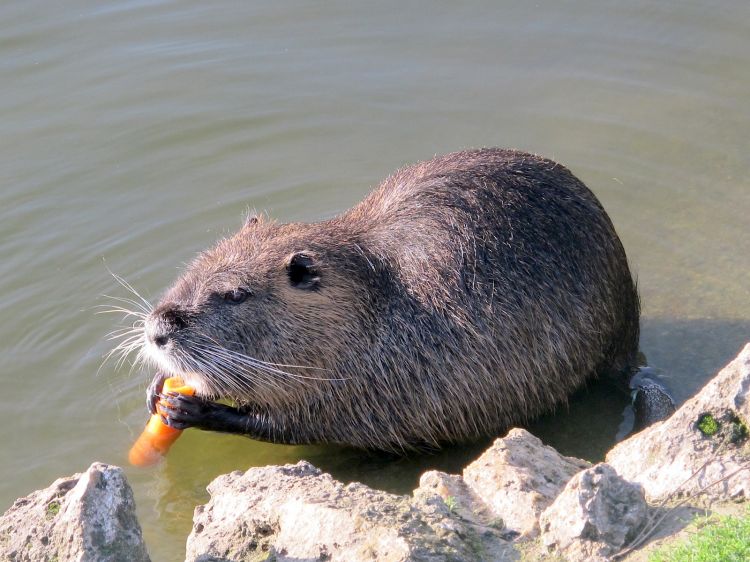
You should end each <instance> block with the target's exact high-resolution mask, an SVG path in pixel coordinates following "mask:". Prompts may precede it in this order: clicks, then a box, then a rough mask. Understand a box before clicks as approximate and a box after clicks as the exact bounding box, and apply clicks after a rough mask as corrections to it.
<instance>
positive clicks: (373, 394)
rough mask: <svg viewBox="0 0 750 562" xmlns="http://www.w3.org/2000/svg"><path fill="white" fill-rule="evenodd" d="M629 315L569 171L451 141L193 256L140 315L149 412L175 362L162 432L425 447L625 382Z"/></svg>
mask: <svg viewBox="0 0 750 562" xmlns="http://www.w3.org/2000/svg"><path fill="white" fill-rule="evenodd" d="M638 317H639V301H638V295H637V291H636V287H635V284H634V282H633V279H632V277H631V273H630V270H629V268H628V263H627V259H626V257H625V251H624V249H623V246H622V244H621V243H620V240H619V238H618V237H617V234H616V233H615V230H614V227H613V226H612V222H611V221H610V219H609V217H608V216H607V214H606V213H605V211H604V209H603V208H602V206H601V204H600V203H599V201H598V200H597V199H596V197H595V196H594V195H593V193H591V191H589V189H588V188H587V187H586V186H585V185H584V184H583V183H582V182H581V181H579V180H578V179H577V178H576V177H575V176H573V174H572V173H571V172H570V171H569V170H568V169H566V168H565V167H563V166H561V165H560V164H557V163H555V162H553V161H551V160H547V159H545V158H542V157H539V156H535V155H532V154H526V153H523V152H518V151H514V150H502V149H482V150H469V151H464V152H456V153H452V154H447V155H444V156H439V157H436V158H434V159H432V160H429V161H426V162H421V163H418V164H414V165H411V166H407V167H405V168H403V169H401V170H399V171H397V172H396V173H394V174H393V175H392V176H390V177H389V178H387V179H386V180H385V181H384V182H383V183H382V184H381V185H380V186H379V187H378V188H377V189H375V190H374V191H373V192H371V193H370V194H369V195H368V196H367V197H366V198H365V199H364V200H363V201H362V202H361V203H359V204H358V205H356V206H355V207H353V208H352V209H350V210H348V211H346V212H344V213H342V214H340V215H338V216H336V217H334V218H332V219H330V220H325V221H321V222H316V223H311V224H302V223H291V224H279V223H276V222H273V221H271V220H268V219H264V218H257V217H253V218H250V219H249V220H248V221H247V222H246V224H245V225H244V226H243V228H242V229H241V230H240V231H239V232H237V233H236V234H235V235H233V236H232V237H230V238H227V239H225V240H222V241H220V242H219V243H218V244H217V245H216V246H215V247H214V248H213V249H210V250H208V251H205V252H203V253H202V254H200V255H199V256H198V257H197V258H196V259H195V261H193V262H192V264H190V265H189V266H188V268H187V270H186V271H185V273H184V274H183V275H182V276H181V277H180V278H179V279H178V281H177V282H176V284H175V285H174V286H173V287H172V288H171V289H169V290H168V291H167V292H166V294H165V295H164V297H163V298H162V299H161V301H160V303H159V304H158V306H156V307H155V308H154V309H153V310H152V311H151V312H150V314H148V315H147V317H145V318H144V320H145V329H144V332H145V337H144V338H143V342H142V344H143V346H144V349H143V350H142V351H144V352H145V355H146V356H147V357H148V358H149V359H150V360H151V361H152V362H153V363H154V364H155V365H156V366H157V367H158V368H159V369H160V370H161V371H162V372H163V373H164V374H159V375H157V377H156V378H155V379H154V382H153V383H152V384H151V386H150V387H149V391H148V403H149V409H151V411H152V412H153V411H154V406H155V403H156V400H157V398H158V396H159V392H160V388H161V382H162V380H163V378H164V376H165V375H169V374H179V375H182V376H183V377H184V378H185V379H186V381H187V382H188V383H189V384H191V385H193V386H195V387H196V388H197V396H196V397H183V396H174V395H173V396H168V397H166V399H167V400H168V401H169V402H170V404H171V406H172V407H173V408H172V409H170V410H168V411H166V410H162V412H163V413H164V412H165V411H166V412H167V417H166V418H165V419H166V421H167V422H168V423H169V424H171V425H173V426H174V427H178V428H185V427H197V428H200V429H206V430H214V431H225V432H231V433H240V434H246V435H249V436H251V437H253V438H255V439H259V440H263V441H271V442H275V443H314V442H328V443H340V444H347V445H352V446H356V447H362V448H373V449H382V450H392V451H403V450H407V449H411V448H416V447H438V446H440V445H441V444H445V443H451V442H459V441H467V440H473V439H476V438H479V437H484V436H492V435H498V434H500V433H501V432H502V431H504V430H505V429H507V428H509V427H511V426H512V425H516V424H519V423H523V422H525V421H527V420H529V419H531V418H533V417H535V416H538V415H539V414H542V413H544V412H548V411H550V410H551V409H552V408H553V407H554V406H555V405H558V404H560V403H564V402H565V401H566V399H567V397H568V396H569V395H570V394H571V393H572V392H573V391H574V390H575V389H577V388H579V387H580V386H581V385H582V384H583V383H584V381H586V380H587V379H588V378H590V377H594V376H601V375H604V374H616V375H617V374H621V375H619V376H622V377H624V378H626V377H627V372H628V370H629V368H630V367H631V366H632V365H633V362H634V360H635V356H636V352H637V346H638ZM216 398H229V399H231V400H232V401H234V402H235V404H236V407H234V406H228V405H224V404H218V403H214V402H212V401H211V400H212V399H216ZM160 410H161V409H160Z"/></svg>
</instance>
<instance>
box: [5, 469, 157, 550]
mask: <svg viewBox="0 0 750 562" xmlns="http://www.w3.org/2000/svg"><path fill="white" fill-rule="evenodd" d="M0 559H2V560H8V561H9V562H37V561H40V560H50V561H53V560H55V561H57V560H59V561H63V560H66V561H76V562H120V561H125V560H128V561H132V562H150V558H149V556H148V552H147V551H146V545H145V544H144V542H143V535H142V533H141V526H140V524H139V523H138V519H137V518H136V516H135V500H134V499H133V491H132V489H131V488H130V485H129V484H128V482H127V480H126V479H125V475H124V474H123V471H122V469H121V468H119V467H117V466H112V465H107V464H103V463H97V462H95V463H93V464H92V465H91V466H90V467H89V468H88V470H87V471H86V472H83V473H81V474H74V475H73V476H67V477H64V478H59V479H57V480H55V481H54V482H53V483H52V484H51V485H50V486H49V487H47V488H44V489H42V490H37V491H36V492H32V493H31V494H29V495H28V496H25V497H23V498H19V499H17V500H16V501H15V502H14V503H13V505H12V506H11V507H10V509H8V511H6V512H5V514H4V515H3V516H2V517H0Z"/></svg>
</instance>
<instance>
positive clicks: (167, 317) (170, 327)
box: [145, 303, 187, 349]
mask: <svg viewBox="0 0 750 562" xmlns="http://www.w3.org/2000/svg"><path fill="white" fill-rule="evenodd" d="M185 326H187V314H186V312H185V311H184V310H182V309H181V308H180V307H179V306H178V305H177V304H175V303H165V304H161V305H159V306H157V307H156V308H155V309H154V310H153V311H152V312H151V314H150V315H149V316H148V318H147V319H146V326H145V328H146V339H147V340H148V342H149V343H152V344H154V345H155V346H156V347H158V348H160V349H162V348H165V347H167V345H168V344H169V343H170V341H171V340H172V339H173V338H174V335H175V334H176V333H177V332H179V331H180V330H182V329H184V328H185Z"/></svg>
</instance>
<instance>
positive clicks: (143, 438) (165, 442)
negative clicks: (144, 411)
mask: <svg viewBox="0 0 750 562" xmlns="http://www.w3.org/2000/svg"><path fill="white" fill-rule="evenodd" d="M162 392H165V393H166V392H177V393H179V394H185V395H187V396H192V395H193V394H195V389H194V388H193V387H191V386H187V385H186V384H185V383H184V382H183V380H182V379H181V378H179V377H170V378H168V379H166V380H165V381H164V388H163V390H162ZM181 434H182V430H181V429H175V428H173V427H169V426H168V425H166V424H165V423H164V422H162V421H161V416H160V415H159V414H158V413H156V414H152V415H151V418H150V419H149V420H148V423H147V424H146V429H144V430H143V433H141V435H140V437H138V439H137V440H136V442H135V443H134V444H133V446H132V447H131V449H130V453H128V460H129V461H130V464H132V465H135V466H151V465H152V464H156V463H157V462H159V461H160V460H161V459H162V458H163V457H164V455H166V454H167V451H169V448H170V447H171V446H172V444H173V443H174V442H175V441H177V438H178V437H179V436H180V435H181Z"/></svg>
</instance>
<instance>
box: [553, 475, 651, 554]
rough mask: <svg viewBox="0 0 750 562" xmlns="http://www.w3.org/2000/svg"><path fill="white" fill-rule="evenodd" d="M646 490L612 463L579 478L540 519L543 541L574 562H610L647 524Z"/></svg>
mask: <svg viewBox="0 0 750 562" xmlns="http://www.w3.org/2000/svg"><path fill="white" fill-rule="evenodd" d="M647 513H648V506H647V505H646V500H645V497H644V494H643V489H642V488H641V487H640V486H639V485H637V484H632V483H630V482H628V481H626V480H624V479H623V478H621V477H620V476H619V475H618V474H617V473H616V472H615V470H614V469H613V468H612V467H611V466H609V465H607V464H603V463H602V464H597V465H596V466H593V467H592V468H589V469H587V470H584V471H582V472H579V473H578V474H576V475H575V476H574V477H573V478H572V479H571V481H570V482H568V485H567V486H565V489H564V490H563V491H562V493H560V495H559V496H558V497H557V499H556V500H555V501H554V502H553V503H552V505H550V506H549V507H548V508H547V509H546V510H545V511H544V513H542V516H541V518H540V521H539V523H540V526H541V530H542V542H543V543H544V544H545V545H546V546H547V547H548V548H551V549H554V550H556V551H558V552H560V553H562V554H563V555H564V556H565V557H566V558H568V559H569V560H571V562H573V561H577V560H581V561H584V560H586V561H588V560H605V559H606V558H607V557H608V556H609V555H611V554H614V553H615V552H617V551H618V550H620V549H621V548H622V547H623V546H624V545H625V544H626V543H627V541H629V540H632V539H633V538H634V537H635V535H636V533H637V532H638V530H639V529H640V528H641V526H642V525H643V524H644V522H645V521H646V515H647Z"/></svg>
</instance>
